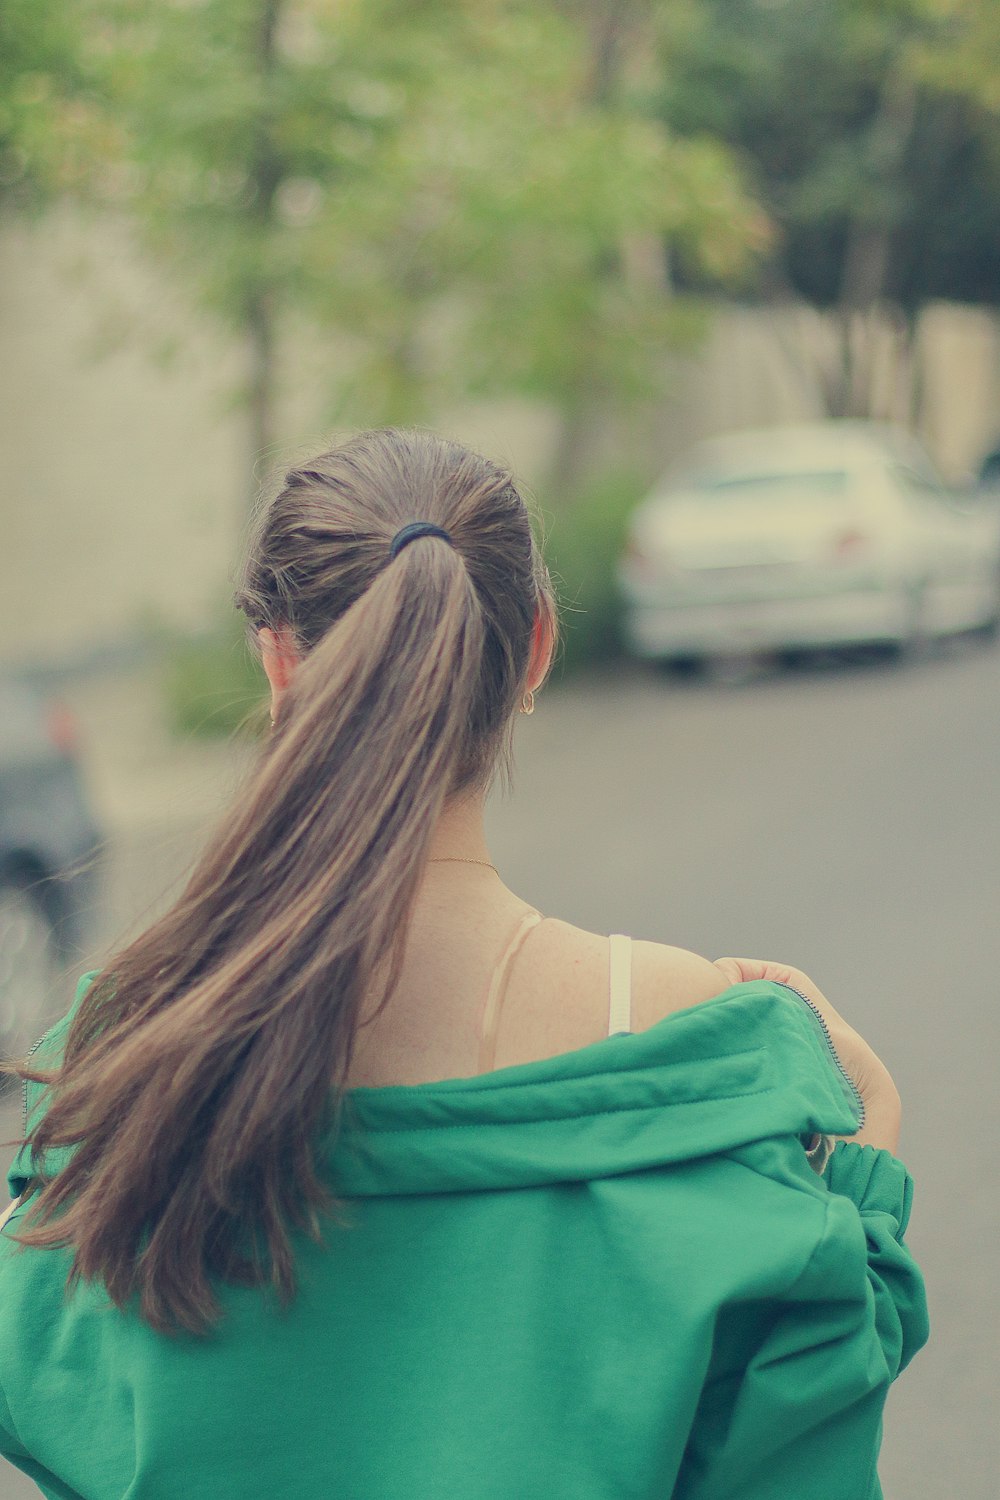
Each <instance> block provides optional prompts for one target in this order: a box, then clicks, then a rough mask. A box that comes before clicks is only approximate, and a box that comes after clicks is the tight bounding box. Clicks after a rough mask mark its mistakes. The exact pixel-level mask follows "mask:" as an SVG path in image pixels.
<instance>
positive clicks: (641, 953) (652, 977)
mask: <svg viewBox="0 0 1000 1500" xmlns="http://www.w3.org/2000/svg"><path fill="white" fill-rule="evenodd" d="M730 988H731V985H730V981H729V980H728V979H727V978H726V976H725V975H724V974H723V973H722V971H721V970H720V969H717V968H716V967H715V965H714V964H713V963H711V962H710V960H709V959H707V958H702V956H701V955H700V954H699V953H691V952H690V951H689V950H688V949H687V948H673V947H671V946H670V945H669V944H668V943H651V942H645V941H643V940H641V939H634V940H633V942H632V1030H633V1031H645V1030H646V1029H647V1027H649V1026H655V1025H656V1023H657V1021H662V1020H663V1018H664V1016H669V1015H671V1014H672V1013H673V1012H674V1011H675V1010H686V1009H687V1007H688V1006H689V1005H699V1004H700V1003H701V1001H703V1000H711V999H712V998H713V997H714V996H715V995H721V994H722V992H723V991H724V990H728V989H730Z"/></svg>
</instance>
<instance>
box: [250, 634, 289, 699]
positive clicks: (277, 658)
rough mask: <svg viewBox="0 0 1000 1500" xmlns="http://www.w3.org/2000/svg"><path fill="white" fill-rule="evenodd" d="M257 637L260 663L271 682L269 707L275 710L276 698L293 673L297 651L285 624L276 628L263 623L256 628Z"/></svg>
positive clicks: (285, 686) (286, 685) (283, 689)
mask: <svg viewBox="0 0 1000 1500" xmlns="http://www.w3.org/2000/svg"><path fill="white" fill-rule="evenodd" d="M257 639H258V640H259V641H260V657H261V665H262V666H263V668H264V671H265V673H266V675H267V680H268V682H269V683H270V684H271V709H272V712H277V708H278V700H279V699H280V697H281V695H282V693H283V692H284V691H285V689H286V688H287V687H288V685H289V683H290V682H291V680H292V678H293V677H294V675H295V668H296V667H297V666H298V664H299V653H298V651H297V650H296V649H295V641H294V638H293V636H292V632H291V631H290V630H289V628H288V626H287V625H279V626H278V627H277V629H276V630H271V629H270V628H269V627H268V626H266V625H264V626H262V627H261V629H260V630H258V632H257Z"/></svg>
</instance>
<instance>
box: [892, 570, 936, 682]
mask: <svg viewBox="0 0 1000 1500" xmlns="http://www.w3.org/2000/svg"><path fill="white" fill-rule="evenodd" d="M926 616H927V584H926V582H925V581H924V580H923V579H921V580H919V581H917V580H915V581H914V582H913V583H911V584H910V586H909V587H908V589H907V590H906V634H905V636H904V637H903V639H902V640H901V641H893V642H891V643H889V649H890V652H891V654H892V656H893V658H894V659H895V660H897V661H900V662H911V661H919V660H920V659H921V657H923V656H926V654H927V648H928V644H929V638H928V635H927V629H926Z"/></svg>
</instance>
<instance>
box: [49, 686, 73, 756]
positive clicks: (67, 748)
mask: <svg viewBox="0 0 1000 1500" xmlns="http://www.w3.org/2000/svg"><path fill="white" fill-rule="evenodd" d="M45 731H46V733H47V734H48V737H49V741H50V743H51V744H53V745H54V746H55V747H56V749H57V750H58V751H59V752H60V754H62V755H70V756H75V755H76V753H77V751H78V750H79V748H80V731H79V727H78V725H77V722H76V715H75V714H74V713H73V710H72V709H71V708H69V707H68V706H67V705H66V704H65V703H61V702H60V701H59V700H58V699H53V700H52V701H51V702H50V703H49V704H48V705H47V706H46V710H45Z"/></svg>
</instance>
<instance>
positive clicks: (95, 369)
mask: <svg viewBox="0 0 1000 1500" xmlns="http://www.w3.org/2000/svg"><path fill="white" fill-rule="evenodd" d="M921 338H922V342H923V346H924V355H925V358H924V368H925V401H924V410H925V414H926V415H925V433H924V436H925V438H926V439H927V440H928V442H929V444H930V446H931V448H932V451H933V452H934V454H935V456H936V457H937V459H938V460H939V462H941V463H942V464H943V465H944V467H945V468H946V470H947V471H949V473H950V474H951V475H952V476H956V475H957V474H958V473H960V472H961V471H962V470H965V469H967V468H969V467H970V466H972V465H973V464H974V463H975V462H976V460H977V459H978V457H979V456H980V454H981V453H982V451H983V450H984V449H985V448H986V447H987V446H988V445H989V444H990V443H992V442H993V441H994V440H996V438H997V437H1000V333H998V324H997V321H996V319H995V318H992V317H990V316H988V315H987V314H984V313H982V312H978V311H975V310H971V309H964V308H954V307H945V306H940V307H932V308H931V309H929V311H928V313H927V315H926V317H925V319H924V322H923V326H922V329H921ZM830 339H831V334H830V331H829V328H828V327H827V326H826V325H825V324H824V323H823V321H822V320H821V319H819V318H817V316H816V315H815V314H813V313H812V312H811V311H810V310H809V309H794V308H793V309H788V310H785V311H784V312H782V313H780V314H775V313H764V312H761V311H758V310H752V309H746V308H740V307H727V308H721V309H720V310H719V311H718V313H717V314H716V316H715V318H714V320H713V323H712V325H711V327H710V330H709V333H708V337H707V340H706V342H705V344H704V346H703V348H702V349H701V351H700V352H699V354H698V356H697V357H695V358H692V359H689V360H684V361H680V362H677V363H676V365H675V370H674V376H673V379H672V383H671V395H670V398H669V400H668V401H667V402H666V403H665V404H664V408H663V411H662V414H661V418H660V420H658V422H657V433H656V439H655V442H656V448H657V452H658V456H659V457H660V458H661V459H662V460H664V461H666V460H667V459H668V458H670V457H672V456H673V455H674V454H675V453H677V452H678V451H679V450H680V449H682V448H683V447H684V446H685V445H686V444H687V443H688V442H690V441H692V440H694V439H696V438H698V437H701V436H703V435H706V434H710V433H712V432H717V431H721V430H724V429H726V428H728V427H736V426H745V425H751V424H756V423H768V422H774V421H787V420H795V419H797V418H800V417H801V418H808V417H811V416H815V415H818V414H819V413H820V412H821V410H822V401H821V398H820V393H819V385H818V382H817V380H816V369H817V362H818V360H819V359H821V358H822V357H824V356H827V355H828V354H829V346H830ZM890 342H891V341H890V340H889V336H888V334H887V336H886V349H887V350H888V349H889V344H890ZM318 353H319V352H318V351H316V350H314V351H313V353H312V367H313V368H314V369H318V368H319V366H320V364H321V363H326V364H329V362H330V354H329V352H328V351H326V350H324V351H322V359H319V358H318ZM0 354H2V358H0V659H6V660H10V659H13V660H20V659H31V660H41V661H45V660H57V659H59V658H61V657H64V656H66V655H67V654H76V653H78V652H85V651H86V650H87V649H89V648H91V647H96V646H99V645H101V644H103V643H109V642H114V641H115V640H116V639H117V638H120V637H121V636H123V635H129V634H132V633H134V631H135V630H136V628H137V627H138V626H139V625H141V624H142V622H143V621H145V620H150V619H158V620H161V621H165V622H167V623H169V624H172V625H184V624H188V625H190V626H192V627H195V628H196V627H198V626H200V625H202V624H204V623H205V622H207V620H208V619H209V617H210V615H211V611H212V609H213V607H218V606H219V605H220V604H224V603H225V600H226V596H227V579H228V573H229V569H230V567H231V564H232V561H233V557H234V555H235V549H236V542H237V537H238V534H239V529H240V525H241V523H242V518H243V515H244V511H245V503H246V493H245V478H244V474H243V469H242V465H243V457H244V452H245V449H244V443H245V435H244V424H243V420H242V418H241V416H240V414H239V412H238V411H237V410H235V409H234V405H233V397H234V393H235V391H236V390H237V388H238V385H239V381H240V378H241V374H242V370H241V364H240V359H239V351H238V349H237V348H236V347H235V346H233V345H232V344H227V342H226V340H225V339H224V337H222V336H221V335H220V334H218V333H217V332H216V331H215V330H214V329H213V328H212V326H211V324H210V322H209V320H208V319H198V318H193V317H192V316H191V314H190V311H187V310H185V308H184V305H183V303H182V302H181V301H180V300H179V299H178V298H176V297H175V296H173V295H172V294H171V292H170V290H169V289H168V288H167V287H166V286H165V285H164V283H163V281H162V279H160V278H159V277H157V276H156V275H155V274H154V273H153V272H152V271H151V270H150V269H149V268H148V267H147V266H146V265H145V264H144V263H143V262H142V260H141V258H140V257H139V256H138V255H137V254H136V252H135V251H134V249H133V248H132V247H131V245H130V242H129V238H128V235H127V233H126V232H125V230H124V229H121V230H119V231H113V230H111V229H109V228H108V226H107V225H106V224H102V225H101V226H99V227H98V226H96V225H88V224H86V223H82V222H80V221H79V220H75V219H70V218H68V217H60V218H53V219H50V220H48V221H46V222H45V223H43V224H38V225H35V226H33V227H32V228H30V229H26V228H23V227H21V228H18V229H16V230H7V231H6V232H5V233H4V234H2V235H0ZM884 364H885V372H884V382H883V383H884V385H885V402H886V405H887V407H891V405H892V401H893V393H892V384H893V374H892V360H891V358H889V356H888V354H887V356H886V359H885V361H884ZM299 369H300V374H299V378H298V379H297V381H296V382H295V389H294V391H293V392H291V393H290V394H287V395H286V397H285V400H284V403H283V410H282V413H281V418H280V421H279V430H280V431H281V432H282V433H283V434H286V435H287V441H286V442H285V443H283V444H282V448H281V450H280V451H278V452H276V453H275V454H274V455H272V459H273V462H274V463H275V464H280V463H281V462H282V461H283V460H285V459H286V458H290V457H292V456H293V455H294V454H296V453H298V452H301V451H303V450H306V451H308V450H309V449H313V448H315V447H316V446H318V445H319V444H320V443H322V442H324V441H325V440H326V439H327V437H328V436H329V433H328V432H327V430H326V429H325V428H324V427H323V425H322V415H321V413H322V402H321V400H320V399H319V395H318V391H319V381H318V379H315V378H313V377H312V376H311V375H310V374H309V369H310V366H309V363H308V362H307V361H306V360H305V359H303V360H301V361H299ZM441 425H442V426H444V427H446V428H447V430H448V431H450V432H451V433H453V434H454V435H456V436H458V437H460V438H462V439H464V440H465V441H468V442H471V443H473V444H474V445H476V446H479V447H481V448H483V449H484V450H486V451H488V452H491V453H494V454H496V456H498V457H502V458H504V459H506V460H507V461H509V462H510V463H512V464H513V465H514V467H515V469H516V470H517V471H518V472H519V473H520V474H521V475H522V476H523V477H524V478H525V479H526V480H527V482H528V483H529V484H531V485H533V486H536V487H537V486H538V485H539V484H540V482H541V480H542V477H543V475H544V473H545V469H546V464H547V461H548V457H549V454H550V452H551V449H552V445H553V443H554V440H555V426H554V422H553V420H552V417H551V414H549V413H547V412H545V411H544V410H543V409H541V408H538V407H529V406H527V405H525V404H524V403H522V402H517V401H511V402H500V403H492V404H490V405H482V406H478V407H476V408H475V409H474V410H471V411H465V412H456V413H451V414H448V415H447V416H445V417H444V418H443V419H442V424H441ZM541 499H542V501H543V503H544V496H542V497H541Z"/></svg>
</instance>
